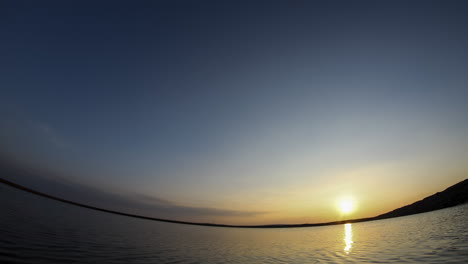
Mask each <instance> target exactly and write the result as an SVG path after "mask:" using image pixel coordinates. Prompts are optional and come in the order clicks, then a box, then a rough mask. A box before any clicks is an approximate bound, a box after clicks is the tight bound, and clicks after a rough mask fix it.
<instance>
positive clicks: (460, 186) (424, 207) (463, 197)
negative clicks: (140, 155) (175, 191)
mask: <svg viewBox="0 0 468 264" xmlns="http://www.w3.org/2000/svg"><path fill="white" fill-rule="evenodd" d="M0 183H3V184H5V185H9V186H11V187H14V188H16V189H20V190H23V191H26V192H29V193H33V194H36V195H39V196H42V197H46V198H49V199H52V200H56V201H60V202H63V203H68V204H72V205H75V206H79V207H84V208H88V209H92V210H96V211H101V212H106V213H111V214H116V215H122V216H128V217H134V218H140V219H146V220H153V221H160V222H168V223H177V224H188V225H200V226H216V227H240V228H291V227H311V226H325V225H338V224H345V223H358V222H366V221H372V220H380V219H386V218H392V217H399V216H405V215H411V214H418V213H424V212H429V211H434V210H438V209H443V208H447V207H451V206H456V205H460V204H463V203H467V202H468V179H465V180H463V181H461V182H459V183H457V184H455V185H453V186H451V187H449V188H447V189H446V190H444V191H442V192H438V193H436V194H434V195H431V196H429V197H427V198H424V199H423V200H420V201H417V202H415V203H413V204H410V205H406V206H403V207H401V208H398V209H395V210H393V211H391V212H388V213H385V214H382V215H379V216H376V217H369V218H360V219H348V220H341V221H334V222H327V223H316V224H309V223H305V224H273V225H225V224H216V223H197V222H186V221H179V220H171V219H162V218H155V217H148V216H143V215H136V214H129V213H124V212H119V211H114V210H108V209H104V208H99V207H95V206H92V205H87V204H82V203H77V202H74V201H69V200H65V199H62V198H59V197H55V196H52V195H48V194H45V193H42V192H38V191H36V190H32V189H29V188H27V187H24V186H22V185H19V184H16V183H14V182H11V181H8V180H5V179H2V178H0Z"/></svg>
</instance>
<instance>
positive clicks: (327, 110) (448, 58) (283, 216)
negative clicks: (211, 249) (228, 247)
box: [0, 1, 468, 224]
mask: <svg viewBox="0 0 468 264" xmlns="http://www.w3.org/2000/svg"><path fill="white" fill-rule="evenodd" d="M466 14H468V5H467V4H466V3H465V1H401V2H400V1H368V2H358V1H323V2H322V3H320V2H318V1H107V2H106V1H2V2H1V3H0V32H1V41H0V58H1V59H0V92H1V93H0V105H1V106H0V118H1V119H0V129H1V130H0V156H1V160H2V164H3V165H2V166H3V168H4V173H2V177H4V178H6V179H9V180H13V181H16V182H21V183H23V184H24V185H28V186H31V187H35V188H36V189H39V190H44V191H47V192H49V193H52V194H54V193H55V194H57V195H61V196H64V197H65V198H67V197H70V198H73V199H75V200H80V201H84V202H87V203H91V204H94V205H102V206H106V207H109V208H119V209H122V210H127V211H129V210H135V211H137V212H138V213H142V214H146V215H151V216H156V217H166V218H174V219H178V220H188V221H210V222H218V223H234V224H269V223H303V222H309V223H313V222H322V221H333V220H337V219H342V218H343V217H349V218H357V217H367V216H374V215H377V214H381V213H384V212H387V211H389V210H392V209H394V208H396V207H399V206H402V205H405V204H407V203H411V202H414V201H415V200H417V199H421V198H423V197H425V196H427V195H430V194H432V193H434V192H436V191H440V190H442V189H444V188H446V187H448V186H450V185H452V184H455V183H457V182H458V181H460V180H463V179H465V178H466V177H467V174H468V103H467V102H468V85H467V84H468V30H467V28H468V16H467V15H466ZM5 164H6V165H5ZM5 168H7V169H5ZM5 171H6V172H5ZM345 196H349V197H353V199H354V200H355V201H356V206H357V208H356V210H355V211H354V212H353V213H352V214H350V215H347V216H343V215H341V214H340V213H339V212H338V211H337V209H336V201H337V199H340V198H341V197H345Z"/></svg>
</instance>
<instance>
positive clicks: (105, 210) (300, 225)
mask: <svg viewBox="0 0 468 264" xmlns="http://www.w3.org/2000/svg"><path fill="white" fill-rule="evenodd" d="M0 182H1V183H3V184H5V185H8V186H10V187H13V188H16V189H19V190H22V191H25V192H29V193H32V194H35V195H38V196H42V197H45V198H49V199H51V200H55V201H59V202H63V203H67V204H71V205H75V206H79V207H83V208H87V209H91V210H95V211H100V212H106V213H110V214H116V215H121V216H127V217H133V218H139V219H146V220H151V221H158V222H166V223H174V224H185V225H197V226H211V227H230V228H299V227H314V226H328V225H340V224H348V223H359V222H367V221H376V220H383V219H387V218H379V216H380V215H378V216H373V217H366V218H358V219H346V220H338V221H332V222H324V223H302V224H267V225H233V224H218V223H203V222H190V221H182V220H173V219H165V218H157V217H150V216H144V215H137V214H131V213H125V212H120V211H114V210H110V209H105V208H100V207H96V206H92V205H88V204H83V203H78V202H74V201H70V200H67V199H63V198H59V197H56V196H52V195H49V194H46V193H43V192H40V191H36V190H33V189H30V188H28V187H25V186H22V185H20V184H17V183H14V182H11V181H8V180H5V179H3V178H0ZM390 218H393V217H390Z"/></svg>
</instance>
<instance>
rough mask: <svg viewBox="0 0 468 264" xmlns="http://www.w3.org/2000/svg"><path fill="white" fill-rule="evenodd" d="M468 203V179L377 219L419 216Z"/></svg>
mask: <svg viewBox="0 0 468 264" xmlns="http://www.w3.org/2000/svg"><path fill="white" fill-rule="evenodd" d="M467 202H468V179H465V180H463V181H461V182H459V183H457V184H455V185H452V186H450V187H448V188H447V189H445V190H444V191H442V192H438V193H435V194H433V195H431V196H428V197H426V198H424V199H422V200H419V201H417V202H414V203H412V204H409V205H406V206H403V207H400V208H398V209H395V210H393V211H390V212H388V213H385V214H381V215H379V216H376V217H375V219H385V218H391V217H399V216H405V215H412V214H419V213H425V212H430V211H434V210H439V209H443V208H447V207H452V206H456V205H460V204H464V203H467Z"/></svg>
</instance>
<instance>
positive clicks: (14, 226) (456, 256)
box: [0, 185, 468, 263]
mask: <svg viewBox="0 0 468 264" xmlns="http://www.w3.org/2000/svg"><path fill="white" fill-rule="evenodd" d="M0 206H1V211H0V262H1V263H73V262H74V263H352V262H355V263H402V262H407V263H468V205H463V206H458V207H453V208H448V209H444V210H439V211H435V212H430V213H425V214H419V215H413V216H408V217H400V218H394V219H387V220H381V221H373V222H365V223H357V224H346V225H336V226H324V227H308V228H289V229H241V228H221V227H203V226H190V225H179V224H170V223H161V222H154V221H148V220H143V219H134V218H129V217H124V216H118V215H111V214H107V213H102V212H97V211H92V210H89V209H85V208H80V207H75V206H72V205H68V204H63V203H60V202H57V201H53V200H49V199H46V198H42V197H38V196H35V195H33V194H29V193H26V192H23V191H19V190H16V189H13V188H11V187H8V186H4V185H0Z"/></svg>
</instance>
